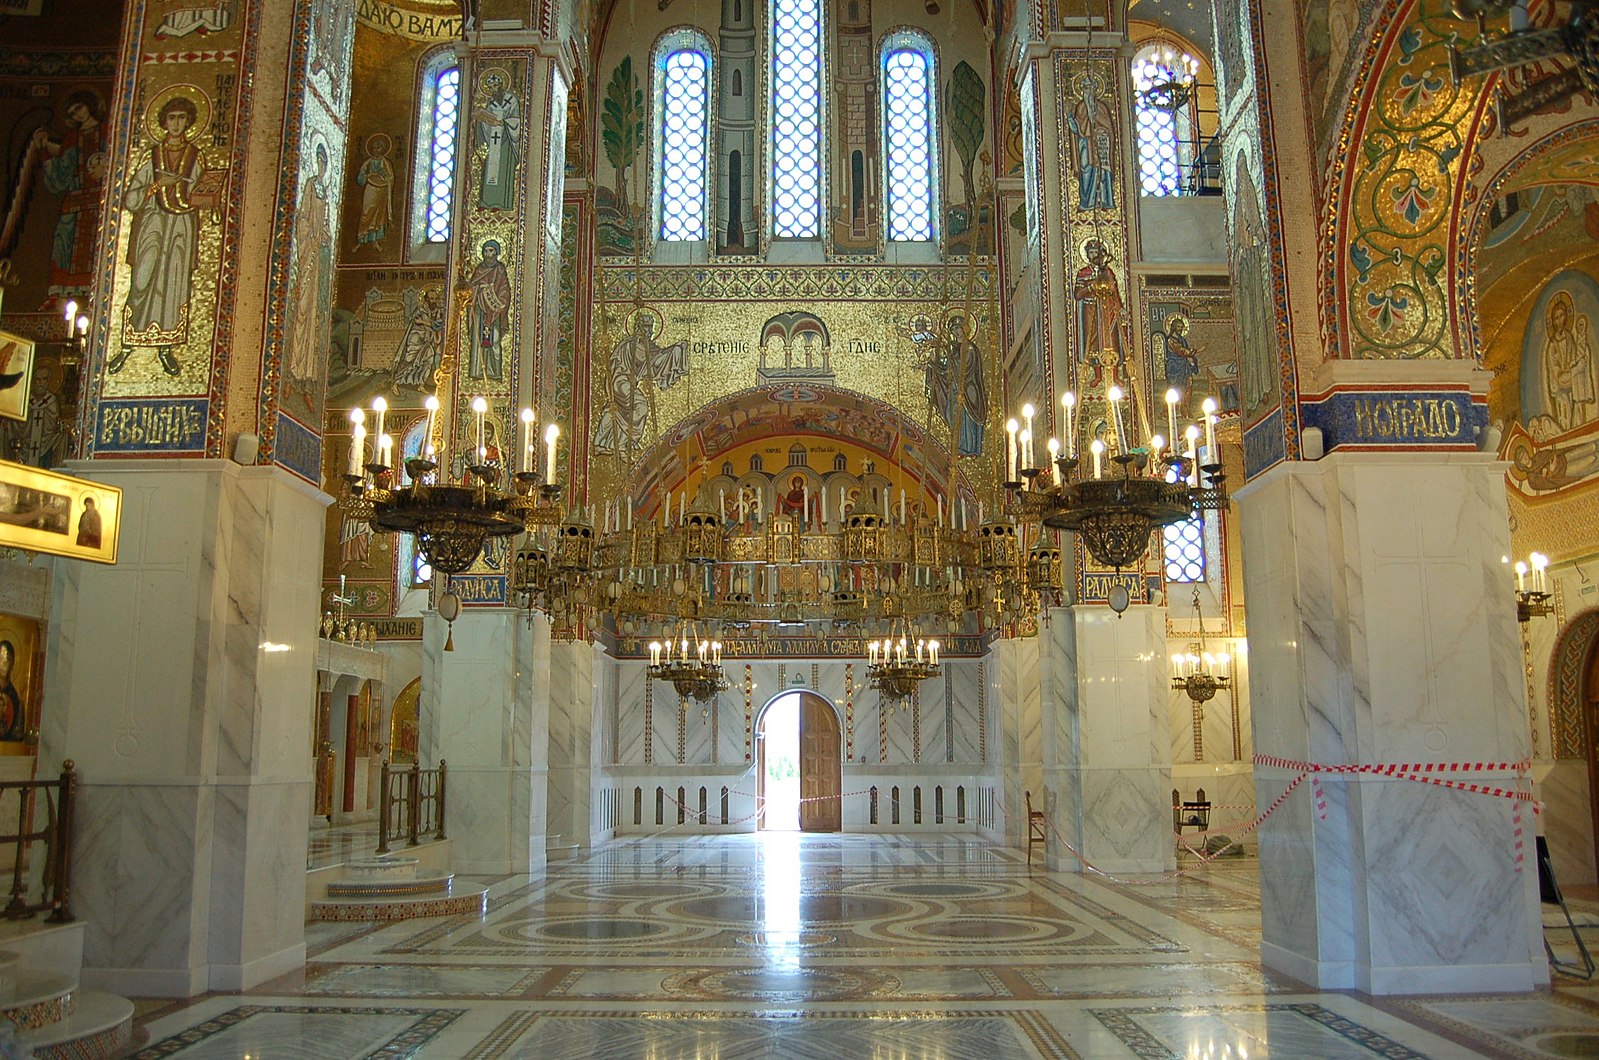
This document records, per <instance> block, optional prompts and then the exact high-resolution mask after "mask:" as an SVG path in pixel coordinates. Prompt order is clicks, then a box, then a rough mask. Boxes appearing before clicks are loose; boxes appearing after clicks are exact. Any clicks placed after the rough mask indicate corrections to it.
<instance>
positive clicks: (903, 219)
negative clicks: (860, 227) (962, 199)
mask: <svg viewBox="0 0 1599 1060" xmlns="http://www.w3.org/2000/svg"><path fill="white" fill-rule="evenodd" d="M882 56H883V58H882V70H883V155H884V165H883V173H884V174H885V175H886V180H885V184H886V191H887V193H888V194H887V199H888V238H889V240H890V241H903V240H916V239H920V240H929V239H932V238H933V212H934V211H933V204H934V202H935V189H934V184H933V175H934V173H935V172H936V171H937V167H936V164H935V159H934V157H933V151H934V146H933V145H934V140H935V137H934V136H933V129H934V124H933V101H934V100H935V99H936V98H937V95H938V94H937V93H936V92H935V91H934V89H933V48H932V43H931V42H930V41H929V40H928V39H927V38H926V37H925V36H923V35H922V34H920V33H910V32H902V33H895V34H893V35H892V36H890V37H889V38H888V40H887V41H885V42H884V44H883V53H882Z"/></svg>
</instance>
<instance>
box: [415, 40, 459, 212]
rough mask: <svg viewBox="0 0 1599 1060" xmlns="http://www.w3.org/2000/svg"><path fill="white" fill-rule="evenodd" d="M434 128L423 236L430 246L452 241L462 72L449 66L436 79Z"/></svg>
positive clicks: (431, 139) (432, 129)
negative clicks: (451, 227) (451, 219)
mask: <svg viewBox="0 0 1599 1060" xmlns="http://www.w3.org/2000/svg"><path fill="white" fill-rule="evenodd" d="M431 89H432V91H431V95H432V107H431V111H432V115H433V121H432V126H431V128H430V130H429V134H428V139H427V144H428V153H427V158H426V162H425V164H426V166H427V198H426V199H425V200H424V201H425V204H426V206H425V210H424V222H423V223H424V228H423V231H424V235H425V238H426V241H427V242H429V243H447V242H449V240H450V206H451V202H452V198H453V191H452V189H453V188H454V184H455V141H456V134H457V132H458V131H459V126H460V117H461V68H460V67H459V66H447V67H445V68H443V69H442V70H439V71H438V72H437V73H435V74H434V75H433V79H432V86H431Z"/></svg>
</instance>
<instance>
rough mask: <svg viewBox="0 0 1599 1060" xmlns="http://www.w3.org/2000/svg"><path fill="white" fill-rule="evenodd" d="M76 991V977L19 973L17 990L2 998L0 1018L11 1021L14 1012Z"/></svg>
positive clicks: (58, 974)
mask: <svg viewBox="0 0 1599 1060" xmlns="http://www.w3.org/2000/svg"><path fill="white" fill-rule="evenodd" d="M76 989H78V980H77V977H76V976H71V975H63V974H62V973H60V972H34V971H26V972H18V973H17V976H16V989H15V990H13V991H12V994H11V996H10V997H7V998H0V1016H4V1017H5V1018H7V1019H9V1018H10V1016H11V1013H13V1012H19V1011H21V1010H22V1009H25V1008H31V1007H33V1006H35V1005H42V1004H45V1003H47V1002H50V1001H54V1000H56V999H57V998H62V997H66V996H67V995H68V994H70V993H72V992H73V991H74V990H76ZM13 1022H15V1021H13Z"/></svg>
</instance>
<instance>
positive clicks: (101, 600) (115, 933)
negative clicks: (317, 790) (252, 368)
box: [40, 460, 328, 997]
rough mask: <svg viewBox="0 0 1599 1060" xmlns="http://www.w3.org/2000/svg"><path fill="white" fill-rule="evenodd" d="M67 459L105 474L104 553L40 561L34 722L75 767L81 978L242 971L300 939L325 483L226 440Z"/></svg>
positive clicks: (195, 984) (299, 944)
mask: <svg viewBox="0 0 1599 1060" xmlns="http://www.w3.org/2000/svg"><path fill="white" fill-rule="evenodd" d="M72 470H73V471H74V473H76V474H79V475H82V476H84V477H86V478H92V479H94V480H96V481H98V482H104V483H108V484H111V485H115V486H119V487H121V489H122V491H123V494H122V501H123V513H122V527H121V539H120V544H119V549H118V556H117V563H116V565H115V566H102V565H100V564H95V563H86V562H81V561H71V560H63V561H58V562H57V565H56V577H55V579H54V591H53V611H54V614H55V620H54V621H53V622H52V623H51V624H50V636H49V642H50V643H49V654H48V661H47V663H46V669H47V676H46V680H45V694H46V698H45V704H44V712H43V724H42V729H41V733H40V740H41V747H40V757H41V760H42V761H44V762H48V763H56V762H59V761H61V760H62V759H64V758H71V759H74V760H76V762H77V764H78V771H79V775H80V778H81V780H80V785H81V786H80V788H79V803H78V811H77V813H78V817H77V820H78V834H77V844H76V847H75V849H74V856H73V868H74V873H73V907H74V912H76V913H77V915H78V917H79V919H81V920H82V921H83V922H84V923H85V936H84V980H85V982H86V983H88V984H89V985H92V986H102V987H109V988H113V989H117V990H120V991H122V992H126V993H130V994H139V995H145V996H168V997H183V996H188V995H192V994H196V993H200V992H202V991H205V990H238V989H243V988H246V987H250V986H253V985H254V984H256V983H259V982H261V981H262V980H265V979H269V978H271V977H273V976H277V975H281V974H282V973H284V972H286V971H289V970H290V969H292V968H295V967H298V966H299V965H300V964H302V963H303V962H304V960H305V935H304V909H303V906H304V901H305V851H306V838H307V831H306V826H305V805H306V802H307V800H308V799H309V798H310V785H311V771H310V762H311V756H310V754H309V753H308V752H309V750H310V748H311V735H312V734H311V718H312V714H313V707H314V705H315V702H316V694H317V693H316V649H317V619H318V608H317V583H318V578H319V574H320V569H321V557H322V530H323V509H324V507H325V506H326V505H327V503H328V498H327V497H326V496H325V495H324V494H322V493H320V492H318V491H317V490H315V489H313V488H312V487H310V486H308V485H306V484H305V483H303V482H301V481H300V480H299V479H297V478H295V477H294V476H292V475H289V474H288V473H286V472H284V471H281V470H278V469H276V468H270V467H241V466H240V465H238V464H234V463H231V462H229V461H225V460H185V461H183V462H181V463H178V462H174V461H143V460H140V461H118V462H116V463H111V462H108V461H97V462H94V463H82V464H77V465H74V466H73V468H72Z"/></svg>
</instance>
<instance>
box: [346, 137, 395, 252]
mask: <svg viewBox="0 0 1599 1060" xmlns="http://www.w3.org/2000/svg"><path fill="white" fill-rule="evenodd" d="M393 149H394V141H393V140H391V139H390V138H389V136H388V135H387V134H386V133H373V134H372V135H371V136H368V137H367V138H366V160H365V161H364V162H362V163H361V168H360V169H357V170H356V171H355V183H356V184H357V185H358V186H359V187H360V188H361V214H360V219H359V220H358V221H357V222H356V226H355V243H356V246H357V247H360V246H365V245H366V244H368V243H381V242H383V240H384V239H386V238H387V237H388V234H389V219H390V217H391V216H392V215H393V210H394V199H393V196H394V166H393V164H391V163H390V162H389V152H390V151H392V150H393Z"/></svg>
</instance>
